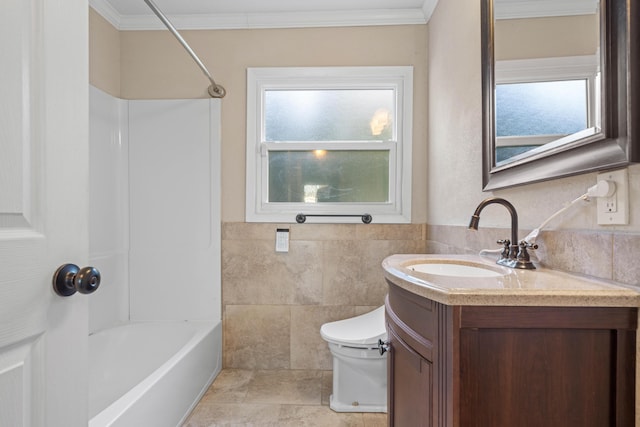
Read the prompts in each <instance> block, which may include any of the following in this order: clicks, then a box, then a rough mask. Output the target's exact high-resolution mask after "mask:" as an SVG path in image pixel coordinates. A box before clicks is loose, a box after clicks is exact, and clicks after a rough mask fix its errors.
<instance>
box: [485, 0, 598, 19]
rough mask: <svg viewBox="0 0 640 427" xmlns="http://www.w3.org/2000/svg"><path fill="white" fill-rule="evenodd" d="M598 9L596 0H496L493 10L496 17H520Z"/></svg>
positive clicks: (587, 12)
mask: <svg viewBox="0 0 640 427" xmlns="http://www.w3.org/2000/svg"><path fill="white" fill-rule="evenodd" d="M597 10H598V2H597V1H595V0H592V1H590V2H589V1H584V0H526V1H509V0H495V1H494V11H493V12H494V16H495V18H496V19H518V18H543V17H551V16H573V15H590V14H594V13H596V12H597Z"/></svg>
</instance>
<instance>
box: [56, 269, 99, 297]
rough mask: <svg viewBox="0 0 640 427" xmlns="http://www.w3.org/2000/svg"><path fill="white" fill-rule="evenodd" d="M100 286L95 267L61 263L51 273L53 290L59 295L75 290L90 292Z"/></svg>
mask: <svg viewBox="0 0 640 427" xmlns="http://www.w3.org/2000/svg"><path fill="white" fill-rule="evenodd" d="M98 286H100V272H99V271H98V269H96V268H95V267H84V268H79V267H78V266H77V265H75V264H63V265H61V266H60V268H58V269H57V270H56V272H55V273H54V274H53V290H54V291H55V292H56V294H58V295H60V296H61V297H68V296H71V295H73V294H75V293H76V292H80V293H81V294H90V293H92V292H95V291H96V289H98Z"/></svg>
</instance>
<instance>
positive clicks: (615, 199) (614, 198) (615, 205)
mask: <svg viewBox="0 0 640 427" xmlns="http://www.w3.org/2000/svg"><path fill="white" fill-rule="evenodd" d="M597 180H598V181H600V180H606V181H613V182H614V183H615V184H616V191H615V193H613V194H612V195H611V196H610V197H598V207H597V209H598V224H600V225H625V224H629V175H628V174H627V170H626V169H620V170H617V171H611V172H604V173H600V174H598V177H597Z"/></svg>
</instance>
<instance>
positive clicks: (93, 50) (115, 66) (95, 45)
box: [89, 8, 120, 97]
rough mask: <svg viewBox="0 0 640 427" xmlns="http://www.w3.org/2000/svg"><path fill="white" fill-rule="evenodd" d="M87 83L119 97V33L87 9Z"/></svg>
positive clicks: (91, 10)
mask: <svg viewBox="0 0 640 427" xmlns="http://www.w3.org/2000/svg"><path fill="white" fill-rule="evenodd" d="M89 83H90V84H91V85H93V86H95V87H97V88H100V89H101V90H103V91H104V92H107V93H108V94H110V95H112V96H116V97H120V33H119V32H118V31H117V30H116V29H115V28H113V26H112V25H111V24H110V23H109V22H107V21H106V20H105V19H104V18H103V17H102V16H100V15H99V14H98V13H96V12H95V11H94V10H93V9H91V8H89Z"/></svg>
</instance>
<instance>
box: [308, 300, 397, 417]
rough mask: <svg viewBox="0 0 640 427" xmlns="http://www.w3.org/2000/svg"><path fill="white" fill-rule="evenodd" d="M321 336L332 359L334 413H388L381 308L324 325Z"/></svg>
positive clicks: (384, 337) (384, 331)
mask: <svg viewBox="0 0 640 427" xmlns="http://www.w3.org/2000/svg"><path fill="white" fill-rule="evenodd" d="M320 335H322V338H323V339H324V340H325V341H327V342H328V343H329V350H331V354H332V355H333V394H332V395H331V398H330V405H329V406H330V407H331V409H333V410H334V411H336V412H387V354H386V353H385V354H384V355H380V351H379V350H378V340H379V339H382V340H383V341H386V339H387V331H386V329H385V321H384V306H382V307H379V308H377V309H375V310H373V311H371V312H369V313H366V314H363V315H360V316H356V317H352V318H350V319H345V320H338V321H336V322H330V323H325V324H324V325H322V327H321V328H320Z"/></svg>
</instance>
